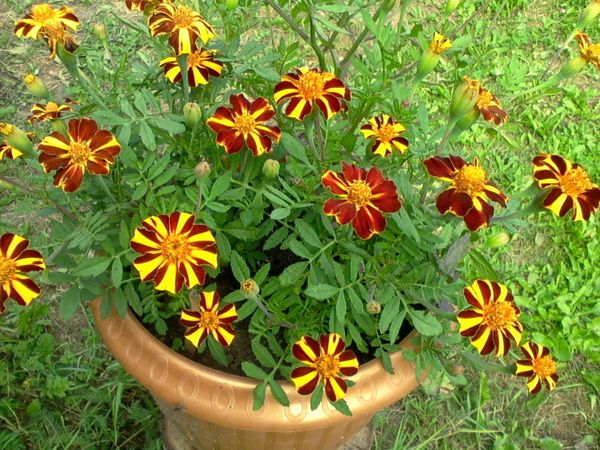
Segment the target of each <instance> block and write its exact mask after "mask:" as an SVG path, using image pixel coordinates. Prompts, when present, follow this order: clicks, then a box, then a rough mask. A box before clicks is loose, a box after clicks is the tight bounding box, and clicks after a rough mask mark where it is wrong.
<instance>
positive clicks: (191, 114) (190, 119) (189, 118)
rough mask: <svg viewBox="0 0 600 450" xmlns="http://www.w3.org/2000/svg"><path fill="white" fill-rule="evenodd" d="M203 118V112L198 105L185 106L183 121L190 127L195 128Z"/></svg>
mask: <svg viewBox="0 0 600 450" xmlns="http://www.w3.org/2000/svg"><path fill="white" fill-rule="evenodd" d="M201 118H202V111H201V110H200V106H198V103H186V104H185V105H183V121H184V122H185V124H186V125H187V126H188V127H193V126H194V125H196V124H197V123H198V122H199V121H200V119H201Z"/></svg>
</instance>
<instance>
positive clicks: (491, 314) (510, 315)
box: [483, 302, 517, 330]
mask: <svg viewBox="0 0 600 450" xmlns="http://www.w3.org/2000/svg"><path fill="white" fill-rule="evenodd" d="M516 320H517V313H516V311H515V308H513V306H512V304H510V303H508V302H494V303H489V304H488V305H485V306H484V307H483V322H484V323H485V324H486V325H487V326H488V327H490V328H491V329H492V330H501V329H503V328H506V327H507V326H509V325H511V324H513V323H514V322H516Z"/></svg>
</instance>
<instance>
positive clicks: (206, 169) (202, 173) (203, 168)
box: [194, 161, 210, 179]
mask: <svg viewBox="0 0 600 450" xmlns="http://www.w3.org/2000/svg"><path fill="white" fill-rule="evenodd" d="M194 172H196V176H197V177H198V178H200V179H204V178H207V177H208V176H209V175H210V164H209V163H208V161H201V162H199V163H198V164H197V165H196V167H195V168H194Z"/></svg>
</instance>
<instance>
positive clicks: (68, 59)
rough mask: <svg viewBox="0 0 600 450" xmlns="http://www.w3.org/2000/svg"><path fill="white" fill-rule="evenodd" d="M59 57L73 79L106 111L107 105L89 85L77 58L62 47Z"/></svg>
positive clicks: (59, 50) (58, 51) (58, 52)
mask: <svg viewBox="0 0 600 450" xmlns="http://www.w3.org/2000/svg"><path fill="white" fill-rule="evenodd" d="M57 55H58V59H60V61H61V62H62V63H63V65H64V66H65V67H66V69H67V71H68V72H69V74H70V75H71V76H72V77H73V79H74V80H75V81H77V83H78V84H79V86H80V87H81V89H82V90H83V91H85V92H86V93H88V94H90V95H91V96H92V98H93V99H94V101H95V102H96V103H97V104H98V105H100V106H102V107H103V108H105V109H106V104H105V103H104V100H102V98H101V96H100V95H99V94H98V92H97V90H96V88H95V86H92V85H91V84H90V83H88V81H87V79H86V77H85V76H84V75H83V73H82V72H81V71H80V70H79V64H78V60H77V56H75V55H72V54H71V53H69V52H67V51H66V50H65V49H64V47H62V46H61V45H59V46H58V48H57Z"/></svg>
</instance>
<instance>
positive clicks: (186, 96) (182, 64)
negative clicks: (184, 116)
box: [177, 54, 190, 105]
mask: <svg viewBox="0 0 600 450" xmlns="http://www.w3.org/2000/svg"><path fill="white" fill-rule="evenodd" d="M177 64H179V70H180V71H181V80H182V81H183V104H184V105H185V104H186V103H189V101H190V81H189V80H188V75H187V73H188V55H187V54H184V55H179V56H178V57H177Z"/></svg>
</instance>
